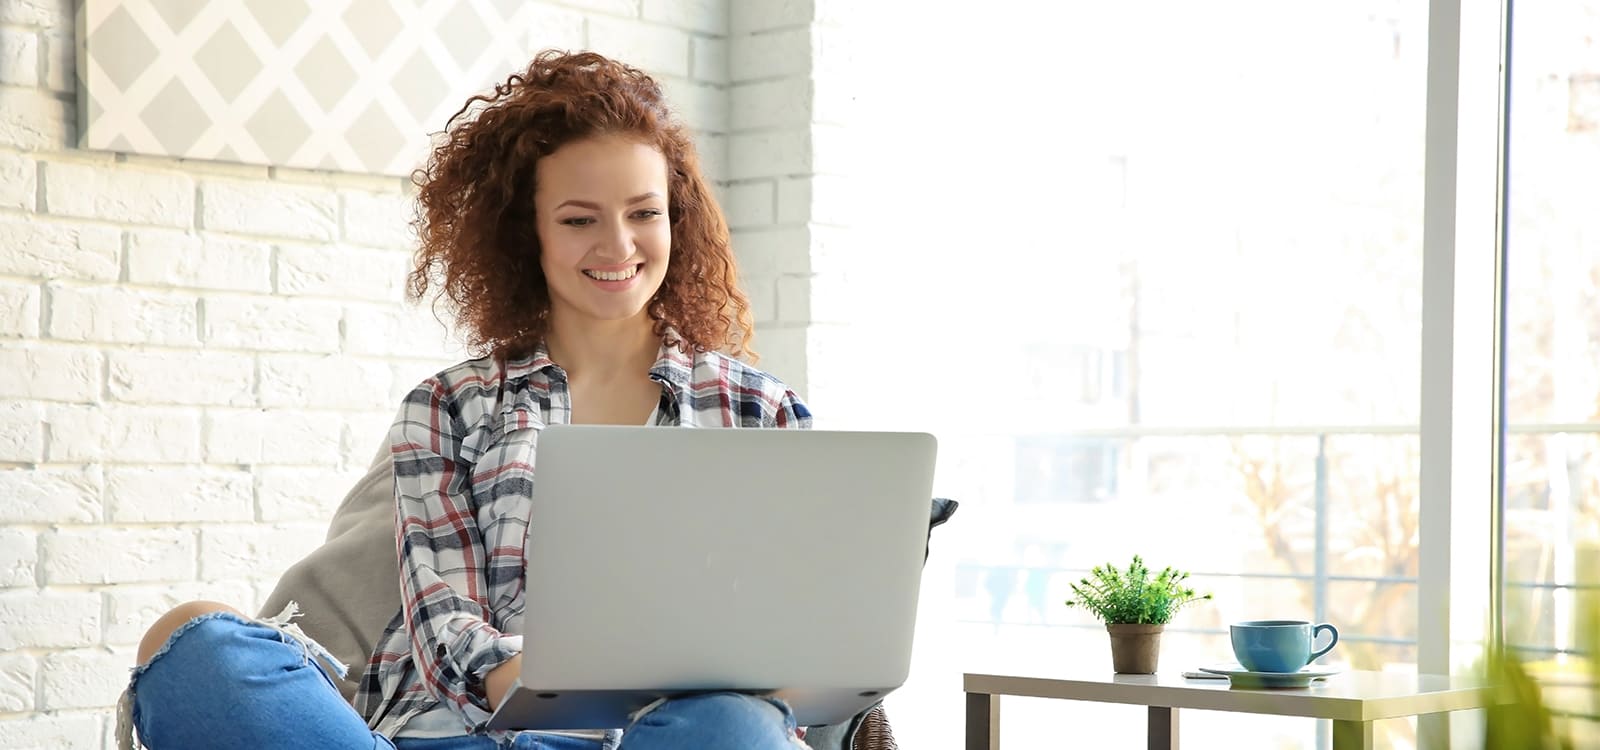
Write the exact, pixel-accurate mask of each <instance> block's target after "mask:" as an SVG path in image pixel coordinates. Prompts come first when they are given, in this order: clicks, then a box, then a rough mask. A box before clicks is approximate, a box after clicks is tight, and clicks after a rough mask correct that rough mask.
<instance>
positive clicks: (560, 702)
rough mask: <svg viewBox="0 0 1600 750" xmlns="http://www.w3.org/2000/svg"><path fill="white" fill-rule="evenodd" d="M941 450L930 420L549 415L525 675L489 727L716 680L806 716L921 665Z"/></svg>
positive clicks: (608, 722) (537, 725)
mask: <svg viewBox="0 0 1600 750" xmlns="http://www.w3.org/2000/svg"><path fill="white" fill-rule="evenodd" d="M934 454H935V442H934V439H933V436H931V435H927V434H923V433H883V432H827V431H806V430H741V429H733V430H728V429H691V428H672V427H599V426H573V425H563V426H552V427H547V428H545V429H544V430H543V431H542V432H541V433H540V436H539V447H538V456H537V462H538V463H537V468H536V470H535V471H536V475H537V479H536V480H535V482H534V487H533V515H532V518H531V519H530V522H529V527H528V529H529V530H528V541H527V593H526V597H527V607H526V610H525V615H524V617H523V622H522V623H521V628H520V631H519V632H521V633H522V635H523V637H524V641H523V661H522V675H521V677H520V683H519V684H518V685H517V686H516V687H515V688H513V689H512V691H511V692H510V693H508V694H507V697H506V699H505V700H504V701H503V702H502V703H501V705H500V708H499V710H497V711H496V712H495V714H494V716H493V717H491V719H490V720H489V724H488V728H489V729H610V728H621V727H625V726H627V724H628V722H629V714H631V713H632V712H634V711H636V710H638V709H640V708H642V707H644V706H646V705H648V704H649V703H651V702H652V701H654V700H656V699H657V698H661V697H670V696H676V695H684V694H690V693H695V692H699V691H707V690H734V691H740V692H747V693H751V694H759V695H772V696H776V697H778V698H781V699H783V700H785V701H787V702H788V704H789V705H790V706H791V707H792V708H793V709H794V711H795V714H796V718H797V719H798V720H799V722H800V724H801V725H803V726H804V725H817V724H831V723H836V722H840V721H844V720H846V719H848V718H850V717H851V716H853V715H855V714H856V713H857V712H859V711H861V710H863V709H865V708H867V707H869V706H871V705H872V704H873V703H874V702H876V701H878V700H880V699H882V698H883V696H884V695H885V694H887V693H888V692H889V691H891V690H894V689H895V688H897V687H899V686H900V685H901V684H902V683H904V682H905V679H906V673H907V671H908V669H909V666H910V661H911V640H912V632H913V630H914V626H915V623H916V612H917V593H918V587H919V583H920V581H921V576H922V563H923V556H924V553H925V550H926V543H927V537H928V510H929V501H930V498H931V497H932V489H933V469H934ZM512 625H513V628H515V626H516V624H515V623H512Z"/></svg>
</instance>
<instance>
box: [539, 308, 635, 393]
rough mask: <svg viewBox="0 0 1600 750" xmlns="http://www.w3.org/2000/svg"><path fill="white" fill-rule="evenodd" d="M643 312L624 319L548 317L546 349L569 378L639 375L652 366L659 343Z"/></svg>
mask: <svg viewBox="0 0 1600 750" xmlns="http://www.w3.org/2000/svg"><path fill="white" fill-rule="evenodd" d="M653 323H654V321H652V320H651V319H650V317H649V316H648V315H646V314H644V313H643V312H641V313H640V314H639V315H637V316H634V317H632V318H628V319H627V320H604V321H596V320H573V319H571V318H569V317H562V316H551V320H550V330H549V332H548V333H546V334H545V346H546V348H547V349H549V352H550V361H552V362H555V363H556V364H558V365H560V366H561V369H563V370H565V371H566V373H567V377H568V378H579V377H582V378H585V379H591V380H592V379H596V378H604V379H609V378H611V377H629V376H640V375H643V374H644V373H646V372H648V371H649V370H650V366H651V365H653V364H655V362H656V356H657V355H658V354H659V353H660V351H661V340H660V338H658V337H657V336H656V334H655V331H654V330H653V329H654V325H653Z"/></svg>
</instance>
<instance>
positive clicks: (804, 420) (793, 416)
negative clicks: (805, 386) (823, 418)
mask: <svg viewBox="0 0 1600 750" xmlns="http://www.w3.org/2000/svg"><path fill="white" fill-rule="evenodd" d="M771 426H772V427H787V428H790V429H795V430H809V429H811V409H810V408H809V407H807V406H806V405H805V402H803V401H801V400H800V396H799V395H798V394H796V393H795V392H794V391H792V390H789V389H784V392H783V398H781V399H779V400H778V408H777V410H776V411H774V412H773V413H772V425H771Z"/></svg>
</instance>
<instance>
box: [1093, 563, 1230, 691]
mask: <svg viewBox="0 0 1600 750" xmlns="http://www.w3.org/2000/svg"><path fill="white" fill-rule="evenodd" d="M1188 578H1189V574H1188V573H1184V572H1181V571H1178V570H1174V569H1172V568H1170V567H1169V568H1165V569H1163V570H1162V571H1161V572H1160V573H1157V574H1155V575H1154V576H1152V575H1151V573H1150V569H1149V568H1148V567H1146V566H1145V564H1144V560H1142V559H1140V558H1139V556H1138V555H1134V556H1133V563H1132V564H1131V565H1129V566H1128V569H1127V570H1119V569H1118V568H1117V566H1115V565H1112V564H1110V563H1107V564H1105V565H1097V566H1095V568H1094V569H1093V570H1091V571H1089V577H1087V578H1084V579H1083V580H1081V581H1079V582H1077V583H1074V584H1072V593H1073V595H1074V597H1075V598H1073V599H1068V600H1067V602H1066V604H1067V606H1068V607H1082V608H1083V609H1087V610H1089V611H1090V612H1091V613H1093V614H1094V616H1095V617H1096V618H1098V619H1099V620H1100V621H1101V622H1104V623H1105V624H1106V632H1108V633H1110V634H1111V666H1112V668H1113V669H1115V670H1116V672H1117V673H1118V674H1155V671H1156V662H1157V660H1158V659H1159V657H1160V655H1161V631H1162V629H1163V628H1165V627H1166V624H1167V623H1168V622H1170V621H1171V620H1172V616H1173V615H1174V614H1176V613H1177V612H1178V610H1179V609H1182V608H1183V607H1184V606H1186V605H1189V604H1193V603H1194V602H1197V601H1201V600H1203V599H1210V598H1211V595H1210V594H1197V593H1195V590H1194V589H1192V588H1190V587H1189V586H1187V585H1186V584H1185V583H1184V581H1185V580H1187V579H1188Z"/></svg>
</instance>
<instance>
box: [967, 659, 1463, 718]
mask: <svg viewBox="0 0 1600 750" xmlns="http://www.w3.org/2000/svg"><path fill="white" fill-rule="evenodd" d="M1053 671H1059V670H1047V669H1040V670H1038V672H1037V673H1035V674H1029V673H1028V671H1027V670H1019V671H1017V672H1013V673H1012V674H981V673H970V672H969V673H967V674H966V675H965V681H964V685H965V689H966V691H967V692H968V693H988V694H991V695H1019V696H1028V697H1035V698H1059V699H1064V700H1080V701H1095V702H1099V703H1127V704H1133V705H1139V706H1158V707H1169V708H1197V709H1204V710H1210V711H1242V712H1247V713H1254V714H1275V715H1278V716H1308V717H1312V718H1318V719H1335V720H1340V721H1374V720H1377V719H1390V718H1394V717H1397V716H1416V715H1419V714H1429V713H1436V712H1440V711H1456V710H1461V709H1469V708H1482V707H1484V706H1485V705H1487V703H1488V701H1489V700H1490V691H1489V690H1488V689H1486V688H1485V687H1484V686H1483V682H1482V681H1481V680H1480V679H1478V678H1474V677H1469V676H1460V675H1458V676H1445V675H1408V674H1396V673H1389V672H1360V671H1350V672H1342V673H1340V674H1336V675H1333V676H1331V677H1328V678H1326V679H1323V680H1318V681H1316V682H1313V683H1311V687H1308V688H1288V689H1272V690H1265V689H1264V690H1236V689H1234V688H1233V687H1231V686H1230V685H1229V684H1228V681H1227V680H1199V679H1188V678H1185V677H1183V676H1182V675H1181V674H1180V673H1179V672H1176V671H1173V672H1164V673H1160V674H1153V675H1127V674H1112V673H1111V672H1110V671H1109V670H1107V671H1091V670H1084V671H1081V672H1070V671H1069V672H1065V673H1060V674H1051V672H1053Z"/></svg>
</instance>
